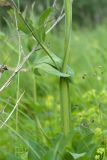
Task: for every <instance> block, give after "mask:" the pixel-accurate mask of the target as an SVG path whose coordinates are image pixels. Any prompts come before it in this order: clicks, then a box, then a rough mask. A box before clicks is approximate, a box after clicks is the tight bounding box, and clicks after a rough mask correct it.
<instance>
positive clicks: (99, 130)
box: [94, 128, 102, 137]
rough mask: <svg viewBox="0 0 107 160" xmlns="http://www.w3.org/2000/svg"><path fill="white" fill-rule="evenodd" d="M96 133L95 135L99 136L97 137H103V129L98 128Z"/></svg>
mask: <svg viewBox="0 0 107 160" xmlns="http://www.w3.org/2000/svg"><path fill="white" fill-rule="evenodd" d="M94 133H95V136H97V137H99V136H101V135H102V130H101V128H96V129H95V131H94Z"/></svg>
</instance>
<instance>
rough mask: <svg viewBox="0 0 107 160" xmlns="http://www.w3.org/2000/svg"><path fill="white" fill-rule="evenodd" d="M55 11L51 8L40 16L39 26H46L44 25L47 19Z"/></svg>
mask: <svg viewBox="0 0 107 160" xmlns="http://www.w3.org/2000/svg"><path fill="white" fill-rule="evenodd" d="M52 11H53V9H52V8H51V7H50V8H48V9H46V10H45V11H44V12H43V13H42V14H41V16H40V18H39V22H38V25H40V26H41V25H43V26H44V23H45V21H46V20H47V18H48V17H49V15H50V13H51V12H52Z"/></svg>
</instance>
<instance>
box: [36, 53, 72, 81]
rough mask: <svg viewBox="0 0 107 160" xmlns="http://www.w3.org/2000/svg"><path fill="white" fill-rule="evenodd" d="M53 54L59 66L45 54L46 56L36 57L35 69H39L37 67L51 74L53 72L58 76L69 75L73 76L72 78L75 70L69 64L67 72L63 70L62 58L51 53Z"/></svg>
mask: <svg viewBox="0 0 107 160" xmlns="http://www.w3.org/2000/svg"><path fill="white" fill-rule="evenodd" d="M51 56H52V58H53V59H54V61H55V63H56V65H57V68H56V66H55V65H54V63H53V61H52V60H51V58H50V57H49V56H44V57H41V58H37V59H35V61H34V64H35V69H37V68H38V69H41V70H43V71H45V72H47V73H49V74H53V75H56V76H58V77H69V78H70V77H71V78H72V77H73V75H74V72H73V70H72V69H71V67H70V66H67V72H66V73H63V72H61V71H60V70H61V67H62V59H61V58H59V57H58V56H56V55H55V54H53V53H52V54H51Z"/></svg>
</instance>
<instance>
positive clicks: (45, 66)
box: [35, 63, 70, 77]
mask: <svg viewBox="0 0 107 160" xmlns="http://www.w3.org/2000/svg"><path fill="white" fill-rule="evenodd" d="M35 68H38V69H41V70H43V71H45V72H46V73H49V74H52V75H55V76H58V77H70V75H69V74H66V73H62V72H60V71H59V70H57V69H55V68H54V67H52V66H51V65H50V64H47V63H41V64H38V65H36V66H35Z"/></svg>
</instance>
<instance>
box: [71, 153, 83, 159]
mask: <svg viewBox="0 0 107 160" xmlns="http://www.w3.org/2000/svg"><path fill="white" fill-rule="evenodd" d="M69 153H70V154H71V155H72V157H73V158H74V159H79V158H81V157H84V156H85V155H86V153H79V154H78V153H71V152H69Z"/></svg>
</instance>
